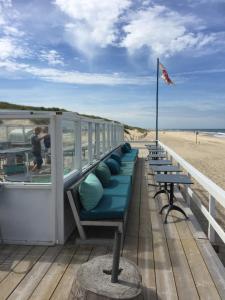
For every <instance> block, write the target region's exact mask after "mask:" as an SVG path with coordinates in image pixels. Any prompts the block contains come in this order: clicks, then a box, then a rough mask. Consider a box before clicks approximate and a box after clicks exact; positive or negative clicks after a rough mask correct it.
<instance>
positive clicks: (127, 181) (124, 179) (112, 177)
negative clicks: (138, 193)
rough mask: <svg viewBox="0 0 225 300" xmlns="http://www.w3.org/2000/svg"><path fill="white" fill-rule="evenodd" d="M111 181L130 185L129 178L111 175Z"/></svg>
mask: <svg viewBox="0 0 225 300" xmlns="http://www.w3.org/2000/svg"><path fill="white" fill-rule="evenodd" d="M111 179H115V180H117V181H119V183H131V176H121V175H113V176H111Z"/></svg>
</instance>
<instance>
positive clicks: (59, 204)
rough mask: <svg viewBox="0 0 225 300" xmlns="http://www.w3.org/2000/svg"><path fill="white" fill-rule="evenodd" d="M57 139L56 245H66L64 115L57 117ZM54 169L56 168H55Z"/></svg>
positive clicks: (55, 140)
mask: <svg viewBox="0 0 225 300" xmlns="http://www.w3.org/2000/svg"><path fill="white" fill-rule="evenodd" d="M54 135H55V138H54V140H53V141H54V142H55V145H53V148H54V149H55V153H54V152H53V155H55V157H54V159H53V161H54V165H55V171H54V172H55V183H54V184H55V186H54V189H55V202H56V203H55V207H56V211H55V222H56V243H60V244H63V243H64V199H63V198H64V197H63V192H64V191H63V168H64V167H63V141H62V115H61V114H60V115H56V116H55V132H54ZM53 168H54V167H53Z"/></svg>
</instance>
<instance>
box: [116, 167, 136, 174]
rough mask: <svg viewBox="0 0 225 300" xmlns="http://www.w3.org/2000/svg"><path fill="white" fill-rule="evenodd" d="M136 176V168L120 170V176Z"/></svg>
mask: <svg viewBox="0 0 225 300" xmlns="http://www.w3.org/2000/svg"><path fill="white" fill-rule="evenodd" d="M133 174H134V168H132V167H131V168H129V167H123V168H120V172H119V175H125V176H133Z"/></svg>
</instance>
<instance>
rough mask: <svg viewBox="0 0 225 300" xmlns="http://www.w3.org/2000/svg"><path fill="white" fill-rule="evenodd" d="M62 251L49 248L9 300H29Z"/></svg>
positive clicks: (60, 247)
mask: <svg viewBox="0 0 225 300" xmlns="http://www.w3.org/2000/svg"><path fill="white" fill-rule="evenodd" d="M61 250H62V246H55V247H49V248H48V249H47V251H46V252H45V253H44V254H43V255H42V256H41V258H40V259H39V260H38V261H37V262H36V264H35V265H34V266H33V268H32V269H31V271H30V272H29V273H28V274H27V275H26V276H25V277H24V279H23V280H22V281H21V283H20V284H19V285H18V286H17V288H16V289H15V290H14V292H13V293H12V294H11V295H10V297H9V298H8V299H10V300H26V299H28V298H29V297H30V296H31V294H32V293H33V291H34V290H35V288H36V287H37V286H38V284H39V282H40V281H41V280H42V278H43V277H44V275H45V274H46V272H47V271H48V269H49V268H50V266H51V265H52V262H53V261H54V259H55V257H56V256H57V255H58V254H59V252H60V251H61Z"/></svg>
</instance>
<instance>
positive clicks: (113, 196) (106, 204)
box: [80, 175, 131, 220]
mask: <svg viewBox="0 0 225 300" xmlns="http://www.w3.org/2000/svg"><path fill="white" fill-rule="evenodd" d="M115 177H116V176H112V178H111V179H110V183H109V186H108V187H106V188H104V192H103V196H102V199H101V200H100V202H99V203H98V205H97V206H96V207H95V208H93V209H92V210H89V211H86V210H84V209H81V210H80V218H81V220H105V219H122V218H123V216H124V214H125V212H126V210H127V207H128V204H129V200H130V194H131V179H130V176H118V175H117V178H115ZM119 180H121V181H122V182H124V183H121V181H119Z"/></svg>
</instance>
